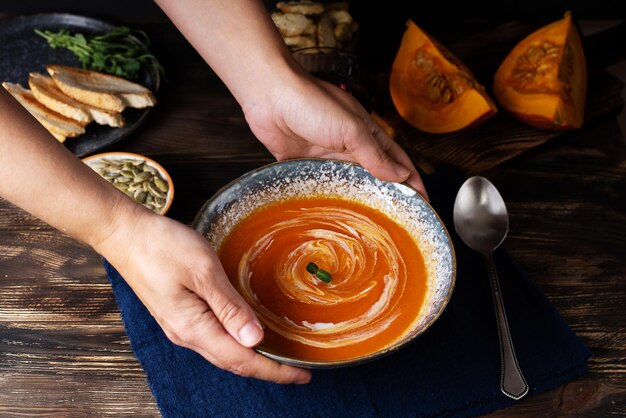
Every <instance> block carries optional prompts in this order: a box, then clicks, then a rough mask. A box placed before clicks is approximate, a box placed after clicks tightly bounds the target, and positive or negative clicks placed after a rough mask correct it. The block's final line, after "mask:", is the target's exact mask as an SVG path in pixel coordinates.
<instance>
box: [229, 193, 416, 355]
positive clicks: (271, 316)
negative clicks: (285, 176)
mask: <svg viewBox="0 0 626 418" xmlns="http://www.w3.org/2000/svg"><path fill="white" fill-rule="evenodd" d="M219 257H220V259H221V261H222V263H223V265H224V268H225V269H226V273H227V274H228V277H229V278H230V280H231V281H232V283H233V285H234V286H235V288H236V289H237V290H238V291H239V293H241V294H242V295H243V297H244V298H245V299H246V301H247V302H248V303H249V304H250V305H251V306H252V307H253V309H254V310H255V311H256V313H257V315H258V317H259V319H260V321H261V322H262V323H263V326H264V328H265V339H264V340H263V343H262V344H261V348H262V349H265V350H267V351H270V352H273V353H276V354H280V355H284V356H288V357H294V358H298V359H303V360H311V361H328V360H335V361H338V360H349V359H352V358H355V357H360V356H362V355H367V354H370V353H373V352H376V351H378V350H379V349H381V348H384V347H387V346H389V345H391V344H393V343H394V342H396V341H397V340H398V339H399V338H400V337H402V336H403V335H404V334H405V333H406V332H407V331H408V329H409V328H410V327H411V325H412V324H413V322H414V321H415V318H416V317H417V313H418V312H419V310H420V307H421V305H422V302H423V299H424V294H425V290H426V272H425V267H424V261H423V258H422V255H421V252H420V251H419V249H418V247H417V245H416V244H415V242H414V241H413V239H411V237H410V236H409V234H408V233H407V232H406V231H405V230H404V229H403V228H402V227H401V226H399V225H398V224H397V223H395V222H394V221H392V220H391V219H390V218H388V217H387V216H386V215H384V214H383V213H381V212H379V211H377V210H374V209H372V208H368V207H365V206H363V205H360V204H358V203H355V202H352V201H348V200H343V199H339V198H328V197H319V198H318V197H312V198H294V199H289V200H284V201H281V202H279V203H276V204H271V205H268V206H265V207H262V208H260V209H258V210H256V211H255V212H253V213H252V214H251V215H249V216H248V217H246V218H245V219H243V220H242V221H240V222H239V223H238V224H237V225H236V226H235V227H234V228H233V230H232V231H231V233H230V234H229V235H228V236H227V237H226V239H225V240H224V242H223V244H222V246H221V247H220V249H219ZM310 262H313V263H315V264H316V265H317V266H318V267H319V268H320V269H323V270H326V271H327V272H329V273H330V274H331V276H332V280H331V281H330V282H329V283H324V282H323V281H321V280H320V279H318V278H317V277H316V276H315V275H314V274H311V273H309V272H308V271H307V269H306V266H307V264H309V263H310Z"/></svg>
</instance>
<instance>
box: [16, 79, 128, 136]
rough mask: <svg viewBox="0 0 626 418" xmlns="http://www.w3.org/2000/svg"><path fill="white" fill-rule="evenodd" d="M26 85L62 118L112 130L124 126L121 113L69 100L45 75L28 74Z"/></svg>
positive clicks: (38, 98)
mask: <svg viewBox="0 0 626 418" xmlns="http://www.w3.org/2000/svg"><path fill="white" fill-rule="evenodd" d="M28 85H29V86H30V89H31V91H32V92H33V94H34V95H35V98H36V99H37V100H38V101H39V102H41V103H42V104H43V105H45V106H46V107H48V108H50V109H52V110H54V111H56V112H57V113H60V114H61V115H63V116H66V117H68V118H71V119H75V120H77V121H78V122H82V123H88V122H90V121H91V120H94V121H96V122H97V123H99V124H100V125H109V126H112V127H114V128H121V127H123V126H124V118H123V117H122V114H121V113H119V112H111V111H108V110H104V109H100V108H97V107H95V106H92V105H89V104H87V103H82V102H79V101H77V100H75V99H73V98H71V97H70V96H68V95H66V94H65V93H63V92H62V91H61V90H59V88H58V87H57V85H56V83H55V82H54V81H53V80H52V78H50V77H48V76H46V75H43V74H39V73H30V76H29V79H28Z"/></svg>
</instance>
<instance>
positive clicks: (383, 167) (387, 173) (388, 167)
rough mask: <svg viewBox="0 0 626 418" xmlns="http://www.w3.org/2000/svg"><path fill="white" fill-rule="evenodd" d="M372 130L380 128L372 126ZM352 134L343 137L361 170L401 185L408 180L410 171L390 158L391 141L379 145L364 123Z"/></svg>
mask: <svg viewBox="0 0 626 418" xmlns="http://www.w3.org/2000/svg"><path fill="white" fill-rule="evenodd" d="M372 129H380V128H378V127H377V126H376V125H375V124H372ZM352 132H353V134H352V135H348V136H346V137H345V144H346V148H347V149H348V150H349V151H351V153H352V155H353V156H354V159H355V160H356V162H358V163H359V164H361V165H362V166H363V168H365V169H366V170H367V171H369V172H370V173H372V175H373V176H375V177H377V178H379V179H381V180H385V181H392V182H397V183H401V182H403V181H405V180H406V179H407V178H409V176H410V175H411V170H409V168H408V167H405V166H404V165H403V164H401V163H399V162H398V161H396V160H395V159H394V158H393V157H392V156H391V152H390V151H391V149H390V146H391V144H392V141H388V142H387V141H384V142H382V143H381V142H380V141H378V140H377V139H376V138H375V135H374V134H375V132H371V131H370V130H368V129H367V127H366V125H365V123H362V124H359V128H358V129H355V130H353V131H352Z"/></svg>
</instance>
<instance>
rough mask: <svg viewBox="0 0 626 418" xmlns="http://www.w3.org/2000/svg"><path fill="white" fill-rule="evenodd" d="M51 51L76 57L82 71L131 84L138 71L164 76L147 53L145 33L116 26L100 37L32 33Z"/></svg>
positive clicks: (63, 30) (158, 65)
mask: <svg viewBox="0 0 626 418" xmlns="http://www.w3.org/2000/svg"><path fill="white" fill-rule="evenodd" d="M35 33H36V34H37V35H39V36H41V37H43V38H45V39H46V40H47V41H48V44H49V45H50V47H52V48H66V49H69V50H70V51H72V52H73V53H74V55H76V57H77V58H78V60H79V61H80V62H81V63H82V64H83V68H85V69H88V70H93V71H100V72H104V73H108V74H113V75H116V76H119V77H124V78H127V79H130V80H134V79H136V78H137V76H138V75H139V71H140V70H141V68H144V67H147V68H149V69H152V70H153V71H155V72H158V73H159V74H161V75H164V71H163V67H162V66H161V64H160V63H159V61H158V60H157V59H156V57H155V56H154V55H152V53H151V52H150V51H149V50H148V47H149V46H150V41H149V40H148V36H147V35H146V33H145V32H143V31H140V30H133V29H130V28H127V27H126V26H118V27H115V28H113V29H112V30H111V31H110V32H108V33H105V34H103V35H96V36H90V37H86V36H85V35H83V34H82V33H75V34H74V35H71V34H70V32H69V31H68V30H67V29H61V30H60V31H58V32H56V33H55V32H51V31H49V30H46V31H41V30H39V29H35Z"/></svg>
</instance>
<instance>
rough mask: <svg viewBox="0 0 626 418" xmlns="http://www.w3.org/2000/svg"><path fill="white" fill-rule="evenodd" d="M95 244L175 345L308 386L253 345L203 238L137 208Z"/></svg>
mask: <svg viewBox="0 0 626 418" xmlns="http://www.w3.org/2000/svg"><path fill="white" fill-rule="evenodd" d="M136 212H137V213H136V214H134V215H133V217H132V218H130V217H129V218H127V220H126V221H122V220H119V219H118V220H116V224H118V225H115V227H114V228H113V229H112V231H113V232H112V233H111V235H109V236H108V237H106V238H105V239H104V240H103V241H102V242H100V243H98V244H96V245H94V247H95V249H96V250H97V251H98V252H100V254H102V255H103V256H104V257H105V258H107V260H109V262H110V263H111V264H112V265H113V266H114V267H115V268H116V269H117V270H118V272H119V273H120V274H121V275H122V277H124V278H125V280H126V281H127V283H128V284H129V285H130V286H131V287H132V289H133V290H134V291H135V293H136V294H137V296H138V297H139V299H141V301H142V302H143V304H144V305H145V306H146V307H147V308H148V310H149V311H150V313H151V314H152V316H153V317H154V318H155V319H156V321H157V322H158V323H159V325H160V326H161V328H163V331H164V332H165V335H167V337H168V338H169V339H170V340H171V341H172V342H173V343H175V344H177V345H180V346H182V347H186V348H189V349H191V350H193V351H195V352H197V353H199V354H200V355H202V356H203V357H204V358H205V359H207V360H208V361H210V362H211V363H213V364H214V365H216V366H217V367H220V368H222V369H224V370H228V371H230V372H233V373H235V374H237V375H240V376H246V377H256V378H259V379H263V380H267V381H271V382H275V383H308V382H309V381H310V379H311V373H310V371H308V370H305V369H299V368H296V367H292V366H287V365H283V364H279V363H277V362H275V361H273V360H270V359H268V358H266V357H264V356H262V355H260V354H258V353H257V352H255V351H254V350H253V349H252V348H251V347H254V346H255V345H257V344H258V343H259V342H261V340H262V339H263V330H262V328H261V325H260V323H259V321H258V319H257V318H256V316H255V314H254V312H253V311H252V309H251V308H250V307H249V306H248V305H247V304H246V302H245V301H244V300H243V298H242V297H241V296H240V295H239V294H238V293H237V291H236V290H235V289H234V288H233V287H232V285H231V284H230V282H229V280H228V278H227V277H226V273H225V272H224V270H223V268H222V266H221V264H220V261H219V259H218V257H217V255H216V253H215V251H213V249H212V248H211V247H210V245H209V243H208V241H207V240H206V239H205V238H204V237H202V236H201V235H200V234H199V233H197V232H196V231H194V230H193V229H191V228H189V227H187V226H185V225H183V224H181V223H179V222H176V221H174V220H172V219H169V218H166V217H163V216H158V215H154V214H152V213H151V212H149V211H147V210H144V208H142V207H139V206H138V207H137V209H136Z"/></svg>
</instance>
